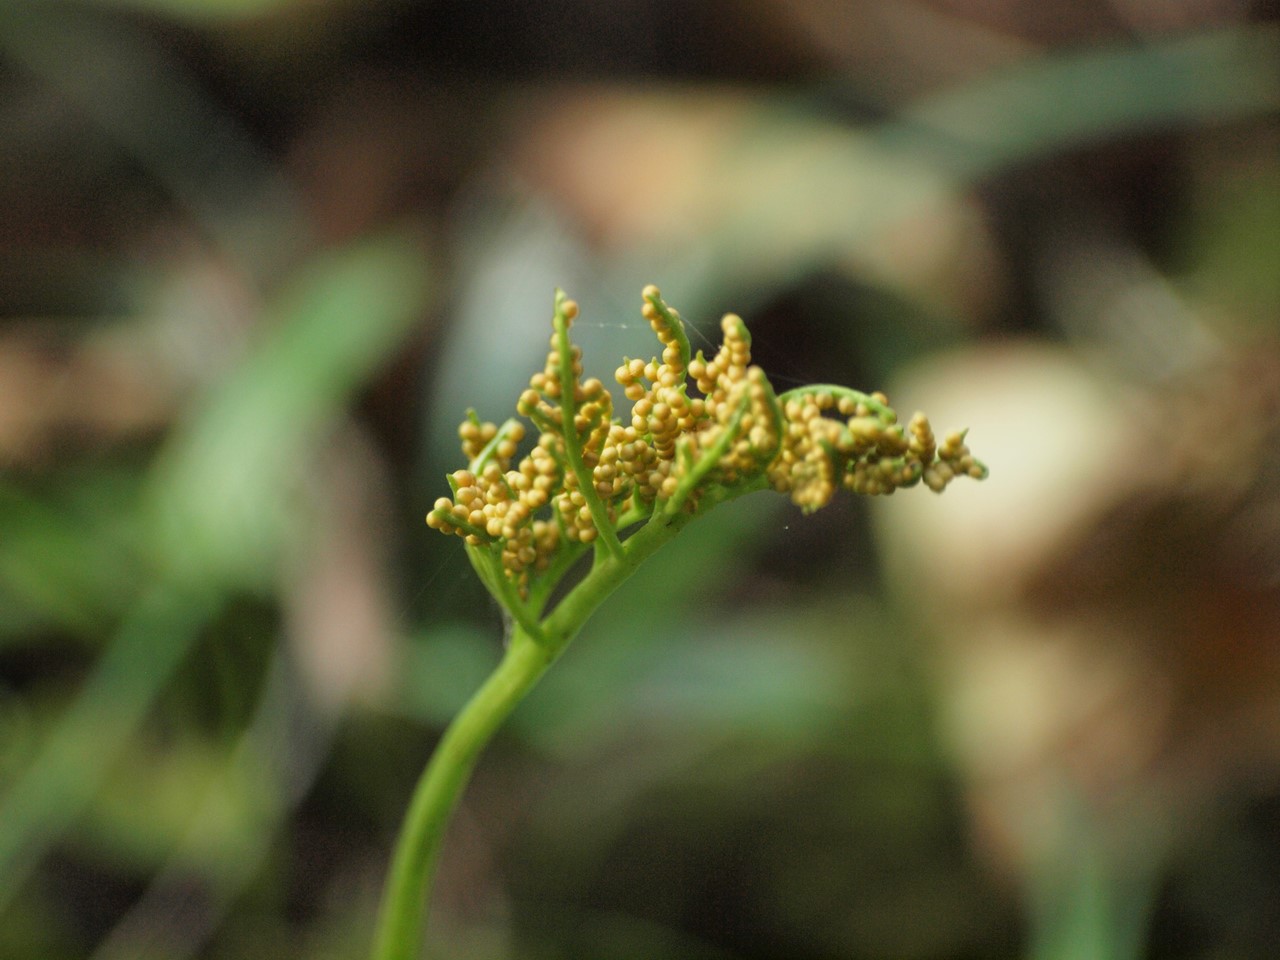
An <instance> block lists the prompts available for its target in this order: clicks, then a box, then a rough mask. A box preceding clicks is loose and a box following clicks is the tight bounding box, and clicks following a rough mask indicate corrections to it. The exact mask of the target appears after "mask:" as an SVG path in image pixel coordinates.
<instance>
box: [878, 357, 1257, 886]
mask: <svg viewBox="0 0 1280 960" xmlns="http://www.w3.org/2000/svg"><path fill="white" fill-rule="evenodd" d="M1101 369H1104V368H1102V367H1100V366H1098V367H1093V366H1088V365H1086V364H1085V363H1084V362H1083V361H1082V360H1081V359H1080V357H1079V355H1077V354H1073V353H1071V352H1069V351H1068V350H1066V349H1065V348H1058V347H1052V346H1043V345H1033V344H1022V345H1006V346H998V347H990V348H985V349H979V350H973V351H971V352H967V353H964V354H957V355H952V356H947V357H941V358H937V359H935V360H932V361H930V362H928V363H927V364H924V365H921V366H920V367H918V368H916V369H914V370H913V371H912V372H911V374H910V375H909V376H908V377H906V378H904V380H903V382H901V383H900V384H898V385H897V386H896V388H895V390H894V391H891V393H890V396H891V399H893V400H895V401H897V402H898V403H899V405H902V404H904V403H908V404H909V405H910V406H916V405H918V406H920V407H921V408H924V409H927V410H929V412H930V415H931V417H932V418H933V419H934V421H935V423H937V424H938V425H939V427H940V429H950V428H951V427H952V426H968V427H970V428H971V429H970V433H969V437H968V442H969V444H970V446H971V448H972V449H973V450H974V452H975V454H976V455H977V456H979V457H981V458H983V459H984V460H985V461H986V462H987V464H988V465H989V467H990V469H991V476H990V478H989V479H988V480H987V481H985V482H984V483H980V484H959V483H957V484H955V485H953V486H952V487H951V488H950V489H948V490H947V492H946V494H945V495H944V496H942V497H937V498H934V497H924V496H914V497H909V498H908V497H903V498H894V500H893V501H892V502H891V503H887V504H882V505H880V506H881V507H882V509H879V510H878V511H877V512H876V521H877V524H878V529H879V533H880V540H881V543H882V544H883V550H884V554H885V559H886V563H887V566H888V570H889V572H890V576H891V579H892V581H893V583H894V584H895V586H896V589H897V591H898V592H899V594H900V595H901V596H902V597H903V598H904V599H905V600H906V602H907V603H908V604H909V605H910V607H911V609H912V611H913V612H914V613H915V614H916V615H918V616H919V618H920V619H921V621H922V623H923V624H924V625H925V626H926V628H927V629H928V631H929V632H930V634H931V635H932V636H934V637H936V638H937V642H938V650H937V660H936V663H937V677H938V684H939V692H940V696H941V699H942V709H941V723H942V725H943V735H944V737H945V738H946V740H947V742H948V744H949V746H950V747H951V748H952V749H953V750H954V752H955V757H956V759H957V762H958V764H959V766H960V768H961V771H962V774H963V775H964V777H965V778H966V780H967V782H968V784H969V797H970V807H971V810H972V813H973V818H974V828H975V836H976V838H977V839H978V841H979V843H980V845H981V846H982V848H983V850H984V851H985V852H986V853H987V854H988V855H989V856H990V857H991V859H992V860H993V861H994V862H996V863H998V864H999V865H1000V866H1001V867H1002V868H1004V869H1006V870H1008V871H1010V872H1011V873H1013V874H1015V875H1023V876H1026V875H1028V874H1033V873H1034V871H1035V870H1036V869H1037V864H1041V865H1043V864H1045V863H1052V862H1055V861H1057V862H1061V861H1062V858H1063V857H1069V856H1071V850H1072V845H1073V843H1077V842H1079V841H1080V837H1079V835H1078V831H1079V829H1080V824H1081V817H1080V814H1081V812H1083V813H1084V819H1085V821H1086V822H1089V823H1091V824H1093V825H1095V827H1097V828H1098V829H1100V830H1102V831H1103V832H1104V833H1105V834H1106V837H1107V839H1106V841H1105V842H1106V843H1107V844H1110V845H1111V849H1112V852H1113V853H1116V855H1117V856H1118V857H1119V858H1120V859H1121V860H1123V858H1124V857H1126V856H1127V857H1130V858H1141V857H1143V856H1146V855H1148V854H1150V855H1152V856H1156V855H1158V851H1159V850H1161V849H1163V847H1164V845H1165V844H1166V843H1169V842H1176V840H1177V838H1178V836H1179V835H1183V836H1192V835H1194V830H1195V829H1197V828H1195V826H1194V825H1195V824H1197V823H1199V822H1200V818H1201V817H1203V816H1205V815H1209V814H1211V813H1212V811H1213V810H1214V808H1215V805H1216V804H1218V802H1219V801H1221V800H1222V799H1223V798H1224V797H1227V796H1228V795H1229V794H1230V793H1231V791H1232V790H1234V789H1238V788H1242V787H1243V788H1246V789H1247V788H1248V787H1250V786H1255V785H1257V784H1259V783H1264V784H1265V783H1274V781H1275V778H1276V776H1277V775H1278V774H1280V563H1277V562H1276V555H1275V553H1274V551H1273V552H1272V553H1271V554H1269V555H1268V554H1267V553H1266V552H1264V551H1261V550H1260V549H1256V548H1255V546H1256V545H1255V546H1251V545H1250V543H1249V538H1248V537H1247V536H1245V535H1243V533H1242V531H1243V530H1245V529H1253V530H1254V531H1255V532H1256V537H1255V539H1259V540H1260V541H1267V542H1269V541H1270V540H1271V539H1272V538H1271V535H1270V532H1268V530H1269V529H1270V527H1275V526H1280V521H1278V520H1276V519H1275V518H1276V517H1277V505H1278V504H1280V484H1277V476H1276V475H1274V474H1273V473H1272V471H1273V469H1274V467H1275V466H1276V464H1275V462H1274V460H1275V458H1274V457H1273V456H1272V455H1271V451H1272V450H1274V449H1275V448H1276V443H1275V438H1276V436H1277V435H1278V434H1280V366H1277V364H1276V362H1275V360H1274V358H1272V359H1268V354H1267V353H1266V352H1265V351H1257V352H1241V354H1240V355H1239V356H1238V357H1234V358H1230V357H1229V358H1227V359H1226V360H1220V359H1217V358H1214V359H1209V358H1206V361H1205V363H1204V365H1203V367H1202V369H1199V370H1197V371H1196V372H1195V374H1194V375H1193V376H1190V377H1188V378H1187V379H1186V381H1185V383H1184V384H1181V385H1179V386H1176V387H1175V386H1174V385H1172V384H1170V385H1166V386H1165V387H1162V388H1158V389H1157V388H1151V389H1150V390H1143V391H1138V390H1136V389H1125V388H1123V387H1121V386H1120V385H1119V384H1117V383H1115V382H1108V381H1107V380H1106V379H1104V378H1103V377H1102V376H1101V375H1100V374H1099V373H1097V372H1096V371H1097V370H1101ZM1268 525H1270V527H1268ZM1261 528H1267V529H1266V530H1264V529H1261ZM1096 839H1097V838H1096V837H1095V838H1091V840H1096ZM1117 851H1118V853H1117ZM1135 867H1136V864H1135Z"/></svg>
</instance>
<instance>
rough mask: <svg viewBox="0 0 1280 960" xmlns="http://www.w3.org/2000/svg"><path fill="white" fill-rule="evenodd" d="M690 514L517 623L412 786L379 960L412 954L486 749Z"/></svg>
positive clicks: (601, 562)
mask: <svg viewBox="0 0 1280 960" xmlns="http://www.w3.org/2000/svg"><path fill="white" fill-rule="evenodd" d="M691 519H692V515H691V514H681V515H679V516H676V517H668V516H660V515H655V516H654V517H653V518H652V519H650V521H649V522H648V523H646V524H645V525H644V526H643V527H641V528H640V529H639V530H637V531H636V532H635V533H634V534H633V535H632V536H630V537H628V538H627V541H626V543H625V544H621V545H620V550H619V553H618V554H616V555H615V554H608V553H606V554H601V555H599V557H598V558H597V560H596V562H595V565H594V566H593V567H592V568H591V572H590V573H589V574H587V576H586V577H585V578H584V579H583V581H582V582H581V583H580V584H578V585H577V586H576V587H574V589H573V590H572V591H570V592H569V594H568V596H566V597H565V598H564V599H563V600H562V601H561V602H560V603H559V604H558V605H557V606H556V608H555V610H554V611H553V612H552V613H551V614H550V615H549V616H548V617H547V618H546V619H545V620H543V621H542V623H541V625H540V631H539V632H540V634H541V636H537V637H536V639H535V636H530V634H529V632H528V631H527V630H526V629H525V627H524V626H523V625H522V624H517V625H516V627H515V629H514V631H513V632H512V635H511V642H510V645H509V646H508V647H507V651H506V653H505V654H504V655H503V657H502V660H501V661H500V662H499V664H498V666H497V668H495V670H494V671H493V673H492V674H490V675H489V678H488V679H487V680H486V681H485V682H484V684H483V685H482V686H481V687H480V689H479V690H477V691H476V693H475V695H474V696H472V698H471V699H470V700H469V701H468V702H467V705H466V706H464V707H463V708H462V711H461V712H460V713H459V714H458V715H457V716H456V717H455V718H454V720H453V722H452V723H451V724H450V725H449V728H448V729H447V730H446V731H445V733H444V737H443V738H441V740H440V744H439V746H437V747H436V751H435V753H434V754H433V755H432V757H431V760H430V762H428V764H427V768H426V770H425V771H423V774H422V778H421V779H420V780H419V781H418V786H417V788H416V789H415V790H414V794H413V799H412V801H411V802H410V804H409V812H408V813H407V814H406V815H405V821H404V826H403V827H402V828H401V832H400V838H399V840H398V841H397V843H396V851H395V855H394V857H393V858H392V862H391V872H390V874H389V876H388V880H387V888H386V890H385V891H384V893H383V901H382V910H381V913H380V915H379V917H378V931H377V939H376V941H375V943H374V949H373V957H374V960H414V958H416V957H417V956H418V952H419V946H420V944H421V941H422V933H423V928H424V923H425V919H426V903H427V895H428V894H429V893H430V890H431V882H432V879H433V877H434V875H435V867H436V862H437V857H438V855H439V852H440V843H441V840H442V839H443V837H444V833H445V829H446V828H447V826H448V824H449V820H450V817H451V816H452V814H453V811H454V809H455V808H456V807H457V804H458V798H459V797H460V796H461V794H462V790H463V788H464V787H465V786H466V784H467V780H468V779H469V778H470V776H471V771H472V769H473V768H474V767H475V764H476V760H477V758H478V757H479V756H480V751H481V750H483V749H484V747H485V745H486V744H487V743H488V742H489V740H490V739H491V738H492V737H493V734H494V733H495V732H496V731H497V729H498V727H499V726H500V725H501V724H502V722H503V720H505V719H506V718H507V716H508V715H509V714H510V713H511V711H512V710H513V709H515V707H516V704H518V703H519V702H520V701H521V700H522V699H523V698H524V695H525V694H526V693H528V692H529V690H530V689H531V688H532V687H533V685H534V684H535V683H537V681H538V679H539V678H540V677H541V676H542V674H543V673H545V672H546V669H547V667H549V666H550V665H551V664H552V663H553V662H554V661H555V659H556V658H557V657H559V656H560V654H561V653H563V652H564V650H565V648H566V647H567V646H568V645H569V643H570V642H571V641H572V640H573V638H574V637H575V636H577V634H578V632H579V631H580V630H581V629H582V625H583V624H584V623H586V621H587V618H588V617H590V616H591V614H592V613H594V612H595V609H596V608H597V607H598V606H600V604H601V603H603V602H604V600H605V599H606V598H607V597H608V596H609V594H611V593H613V591H614V590H615V589H617V587H618V586H619V585H620V584H621V583H622V582H623V581H624V580H626V579H627V578H628V577H629V576H631V574H632V573H634V572H635V570H636V568H637V567H639V566H640V564H641V563H643V562H644V561H645V560H646V559H647V558H648V557H650V556H652V555H653V553H655V552H656V551H657V550H658V548H659V547H661V546H662V545H663V544H664V543H666V542H667V541H668V540H670V539H671V538H672V537H674V536H675V535H676V533H678V532H679V531H680V530H681V528H683V527H684V525H685V524H686V523H688V522H689V521H690V520H691Z"/></svg>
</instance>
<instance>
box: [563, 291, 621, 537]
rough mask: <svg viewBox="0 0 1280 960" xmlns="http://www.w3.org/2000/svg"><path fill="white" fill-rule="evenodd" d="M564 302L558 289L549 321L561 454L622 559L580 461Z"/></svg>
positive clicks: (604, 509)
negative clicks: (556, 361)
mask: <svg viewBox="0 0 1280 960" xmlns="http://www.w3.org/2000/svg"><path fill="white" fill-rule="evenodd" d="M565 300H566V298H565V295H564V291H563V290H557V291H556V309H555V316H554V317H552V320H551V323H552V326H553V327H554V328H555V339H556V351H557V353H559V355H560V428H561V434H562V435H563V436H564V455H565V459H566V460H568V461H569V469H570V470H572V471H573V475H574V476H575V477H576V478H577V481H578V491H579V492H580V493H581V494H582V498H583V500H584V501H585V502H586V504H587V509H588V510H590V511H591V520H592V522H593V523H594V524H595V528H596V534H597V535H598V536H599V538H600V541H601V543H603V544H604V548H605V549H606V550H607V551H609V554H610V556H612V557H615V558H617V557H621V556H622V544H621V543H619V542H618V534H617V532H616V531H615V530H614V529H613V524H612V523H610V522H609V511H608V508H607V507H605V505H604V502H603V501H602V500H601V499H600V494H598V493H597V492H596V484H595V480H594V478H593V477H592V476H591V471H590V470H588V469H587V467H586V464H585V463H583V460H582V438H581V437H579V436H578V427H577V423H576V422H575V421H576V419H577V413H578V404H577V401H576V399H575V398H574V394H575V393H576V392H577V389H578V378H577V377H576V376H574V373H573V344H572V342H571V341H570V340H569V317H568V316H566V315H565V312H564V305H565Z"/></svg>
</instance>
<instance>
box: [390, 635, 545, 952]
mask: <svg viewBox="0 0 1280 960" xmlns="http://www.w3.org/2000/svg"><path fill="white" fill-rule="evenodd" d="M553 659H555V657H554V655H553V654H551V653H550V652H549V651H547V650H546V649H545V648H544V647H543V646H542V645H541V644H539V643H538V642H537V641H536V640H534V639H533V638H532V637H530V636H529V635H528V634H527V633H525V632H524V628H523V627H520V626H518V625H517V626H516V628H515V629H514V631H513V632H512V635H511V642H510V644H509V645H508V647H507V650H506V653H505V654H504V655H503V658H502V660H501V662H500V663H499V664H498V666H497V668H496V669H495V670H494V671H493V673H491V674H490V675H489V678H488V679H487V680H486V681H485V682H484V684H483V685H482V686H481V687H480V689H479V690H477V691H476V693H475V694H474V696H472V698H471V699H470V700H469V701H468V702H467V705H466V706H465V707H463V708H462V710H461V712H460V713H459V714H458V715H457V716H456V717H454V719H453V722H452V723H451V724H450V725H449V728H448V729H447V730H446V731H445V734H444V737H443V738H442V739H441V740H440V744H439V746H437V747H436V751H435V753H434V754H433V755H432V757H431V761H430V762H429V763H428V764H427V768H426V770H425V771H424V772H423V774H422V778H421V779H420V780H419V781H418V786H417V789H415V791H414V794H413V800H412V801H411V802H410V804H409V812H408V813H407V814H406V816H405V821H404V827H403V828H402V830H401V833H400V839H399V841H398V843H397V845H396V851H395V856H394V858H393V859H392V862H391V872H390V875H389V876H388V879H387V889H386V892H385V894H384V897H383V901H382V912H381V914H380V916H379V918H378V934H377V940H376V941H375V943H374V949H373V956H374V957H375V958H377V960H412V958H415V957H417V956H418V954H419V949H420V943H421V940H422V927H423V920H424V915H425V912H426V898H427V894H428V893H429V891H430V889H431V881H432V878H433V877H434V875H435V865H436V860H437V857H438V855H439V852H440V842H441V840H442V839H443V837H444V832H445V827H446V826H448V823H449V820H450V818H451V817H452V815H453V811H454V808H455V807H456V806H457V804H458V798H459V797H460V796H461V794H462V789H463V787H465V786H466V783H467V780H468V779H469V778H470V776H471V771H472V769H473V768H474V767H475V764H476V759H477V758H478V757H479V756H480V751H481V750H483V749H484V747H485V745H486V744H487V743H488V742H489V740H490V738H491V737H492V736H493V734H494V732H495V731H496V730H497V729H498V727H499V725H500V724H501V723H502V721H503V720H505V719H506V717H507V715H508V714H510V713H511V711H512V710H513V709H514V708H515V706H516V704H518V703H519V702H520V701H521V699H523V698H524V695H525V694H526V693H527V692H528V691H529V689H530V688H531V687H532V686H533V685H534V684H535V683H536V682H537V681H538V678H539V677H541V676H542V674H543V673H544V672H545V671H546V669H547V667H548V666H550V664H551V661H552V660H553Z"/></svg>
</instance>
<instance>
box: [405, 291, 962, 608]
mask: <svg viewBox="0 0 1280 960" xmlns="http://www.w3.org/2000/svg"><path fill="white" fill-rule="evenodd" d="M642 298H643V301H644V306H643V309H642V313H643V315H644V317H645V319H647V320H648V321H649V324H650V326H651V327H652V328H653V331H654V333H655V334H656V335H657V337H658V340H659V342H660V343H661V344H662V355H661V357H654V358H651V359H649V360H648V361H644V360H639V359H636V360H632V359H624V360H623V363H622V365H621V366H619V367H618V369H617V371H616V372H615V375H614V376H615V379H616V380H617V381H618V383H619V384H620V385H621V386H622V389H623V394H624V395H625V397H626V398H627V399H628V400H629V401H631V416H630V420H629V422H623V421H622V420H619V419H615V418H614V416H613V398H612V396H611V395H610V393H609V391H608V390H606V389H605V387H604V385H603V384H602V383H601V382H600V381H599V380H597V379H594V378H592V379H588V380H586V381H583V380H582V356H581V350H580V349H579V348H578V347H577V346H575V345H573V344H572V343H571V342H570V340H569V336H568V331H569V327H570V326H571V324H572V322H573V319H574V317H576V316H577V314H578V306H577V304H576V303H574V302H573V301H572V300H565V299H563V298H560V299H558V300H557V309H556V316H555V319H554V321H553V326H554V333H553V335H552V337H551V350H550V352H549V353H548V355H547V362H546V365H545V367H544V368H543V370H542V371H541V372H539V373H535V374H534V375H533V377H532V378H530V381H529V387H528V389H527V390H525V391H524V392H523V393H522V394H521V396H520V399H519V402H518V403H517V405H516V410H517V412H518V413H520V414H521V415H522V416H524V417H527V418H528V419H529V420H530V421H531V422H532V423H533V424H534V426H535V427H536V428H537V429H538V431H539V433H538V438H537V442H536V443H535V444H534V446H533V448H532V449H531V450H530V451H529V452H528V453H527V454H526V455H525V456H524V457H522V458H521V459H520V460H519V461H518V463H516V465H515V467H514V468H513V467H512V462H513V461H514V460H515V457H516V453H517V451H518V448H519V446H520V445H521V442H522V441H523V440H524V438H525V428H524V426H523V425H522V424H521V423H520V422H519V421H518V420H509V421H508V422H507V423H506V424H504V425H503V426H502V427H498V426H497V425H495V424H492V423H481V422H480V421H479V419H478V418H477V417H476V416H475V414H474V413H471V414H469V415H468V419H467V420H466V421H465V422H464V423H463V424H462V426H461V427H460V428H459V431H458V433H459V437H460V438H461V440H462V449H463V453H464V454H465V455H466V456H467V458H468V460H469V461H470V465H469V467H468V468H467V469H464V470H458V471H456V472H454V473H453V474H451V475H450V477H449V482H450V486H451V487H452V488H453V497H452V498H449V497H442V498H440V499H439V500H437V501H436V503H435V506H434V507H433V509H432V510H431V512H430V513H429V514H428V515H427V523H428V525H430V526H431V527H433V528H435V529H438V530H441V531H442V532H444V533H454V534H457V535H458V536H461V537H464V538H466V541H467V543H469V544H471V545H472V546H480V545H483V544H490V545H494V544H500V545H501V553H502V566H503V569H504V570H505V571H506V575H507V576H508V577H509V578H510V579H511V580H513V581H514V582H515V583H516V585H517V587H518V588H519V589H520V591H521V592H522V593H524V592H525V591H526V590H527V585H528V582H529V576H530V572H531V571H533V572H537V571H541V570H545V569H546V568H547V567H548V565H549V564H550V563H551V562H552V559H553V557H554V555H555V554H556V552H557V550H558V549H559V547H560V546H561V545H562V544H563V543H565V542H578V543H591V542H593V541H595V540H596V539H597V538H598V537H599V536H600V535H601V531H600V529H599V526H598V523H599V522H600V521H604V522H607V523H608V524H609V527H610V530H609V532H608V534H607V535H608V536H611V537H616V530H617V526H616V525H617V523H618V521H619V519H620V518H621V519H623V520H624V521H625V522H627V523H630V522H636V521H638V520H641V519H644V518H645V517H646V516H648V515H650V514H651V513H653V512H654V511H655V510H659V509H662V510H669V511H675V510H683V511H693V510H696V509H697V507H698V503H699V502H700V499H701V496H702V494H703V493H705V491H707V490H710V489H712V488H718V489H721V490H725V489H729V488H734V489H736V488H739V487H740V486H741V487H744V488H750V489H755V488H756V487H757V486H760V487H763V486H769V487H771V488H772V489H774V490H777V491H779V492H785V493H789V494H790V496H791V499H792V501H793V502H795V503H796V504H797V505H799V506H800V507H801V508H803V509H804V510H805V512H811V511H813V510H817V509H818V508H820V507H822V506H825V505H826V504H827V503H829V502H830V500H831V498H832V497H833V496H834V495H835V492H836V491H837V490H838V489H840V488H842V487H843V488H844V489H847V490H851V491H853V492H854V493H863V494H889V493H893V492H894V490H896V489H898V488H899V487H908V486H914V485H915V484H917V483H919V482H921V481H923V482H924V483H925V485H927V486H928V487H929V488H930V489H932V490H934V491H937V492H940V491H942V490H943V489H944V488H945V487H946V486H947V484H948V483H950V481H951V480H952V479H954V478H955V477H957V476H970V477H975V478H981V477H984V476H985V475H986V468H985V467H984V466H982V464H981V463H979V462H978V461H976V460H975V459H974V458H973V456H972V455H971V454H970V452H969V449H968V447H967V446H966V445H965V442H964V433H963V432H956V433H951V434H948V435H947V436H946V437H945V439H944V440H943V441H942V443H941V444H938V443H937V442H936V440H935V437H934V434H933V430H932V428H931V426H930V424H929V421H928V419H927V418H926V417H925V416H924V414H922V413H917V414H915V415H914V416H913V417H912V418H911V419H910V421H908V423H907V424H906V426H905V427H904V426H902V425H900V424H898V422H897V415H896V414H895V413H894V411H893V410H892V409H891V408H890V407H889V405H888V399H887V398H886V397H885V396H884V395H883V394H880V393H873V394H869V395H867V394H861V393H858V392H857V391H854V390H849V389H846V388H843V387H836V386H827V385H816V386H810V387H801V388H800V389H798V390H792V391H788V392H787V393H784V394H782V395H781V396H778V395H776V394H775V393H774V390H773V387H772V386H771V384H770V383H769V380H768V378H767V377H766V376H765V374H764V371H763V370H761V369H760V368H759V367H755V366H752V365H751V337H750V334H749V333H748V332H747V328H746V324H744V323H743V321H742V319H741V318H740V317H738V316H736V315H734V314H728V315H726V316H725V317H724V319H723V320H722V321H721V330H722V332H723V335H724V339H723V342H722V345H721V347H720V349H719V350H718V351H717V353H716V355H715V356H714V357H712V358H711V359H707V358H706V357H705V356H703V354H702V352H701V351H699V352H698V354H697V356H696V357H693V358H691V357H690V348H689V342H688V339H687V338H686V336H685V333H684V327H683V323H682V322H681V320H680V316H679V314H678V313H677V312H676V311H675V310H673V309H671V308H670V307H668V306H667V305H666V303H664V302H663V300H662V296H661V293H660V292H659V290H658V288H657V287H655V286H648V287H646V288H645V289H644V291H643V293H642ZM691 387H692V388H693V389H692V390H691ZM694 390H696V392H694ZM584 483H587V487H586V488H585V489H584V486H583V485H584ZM614 542H615V544H616V540H615V541H614Z"/></svg>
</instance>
